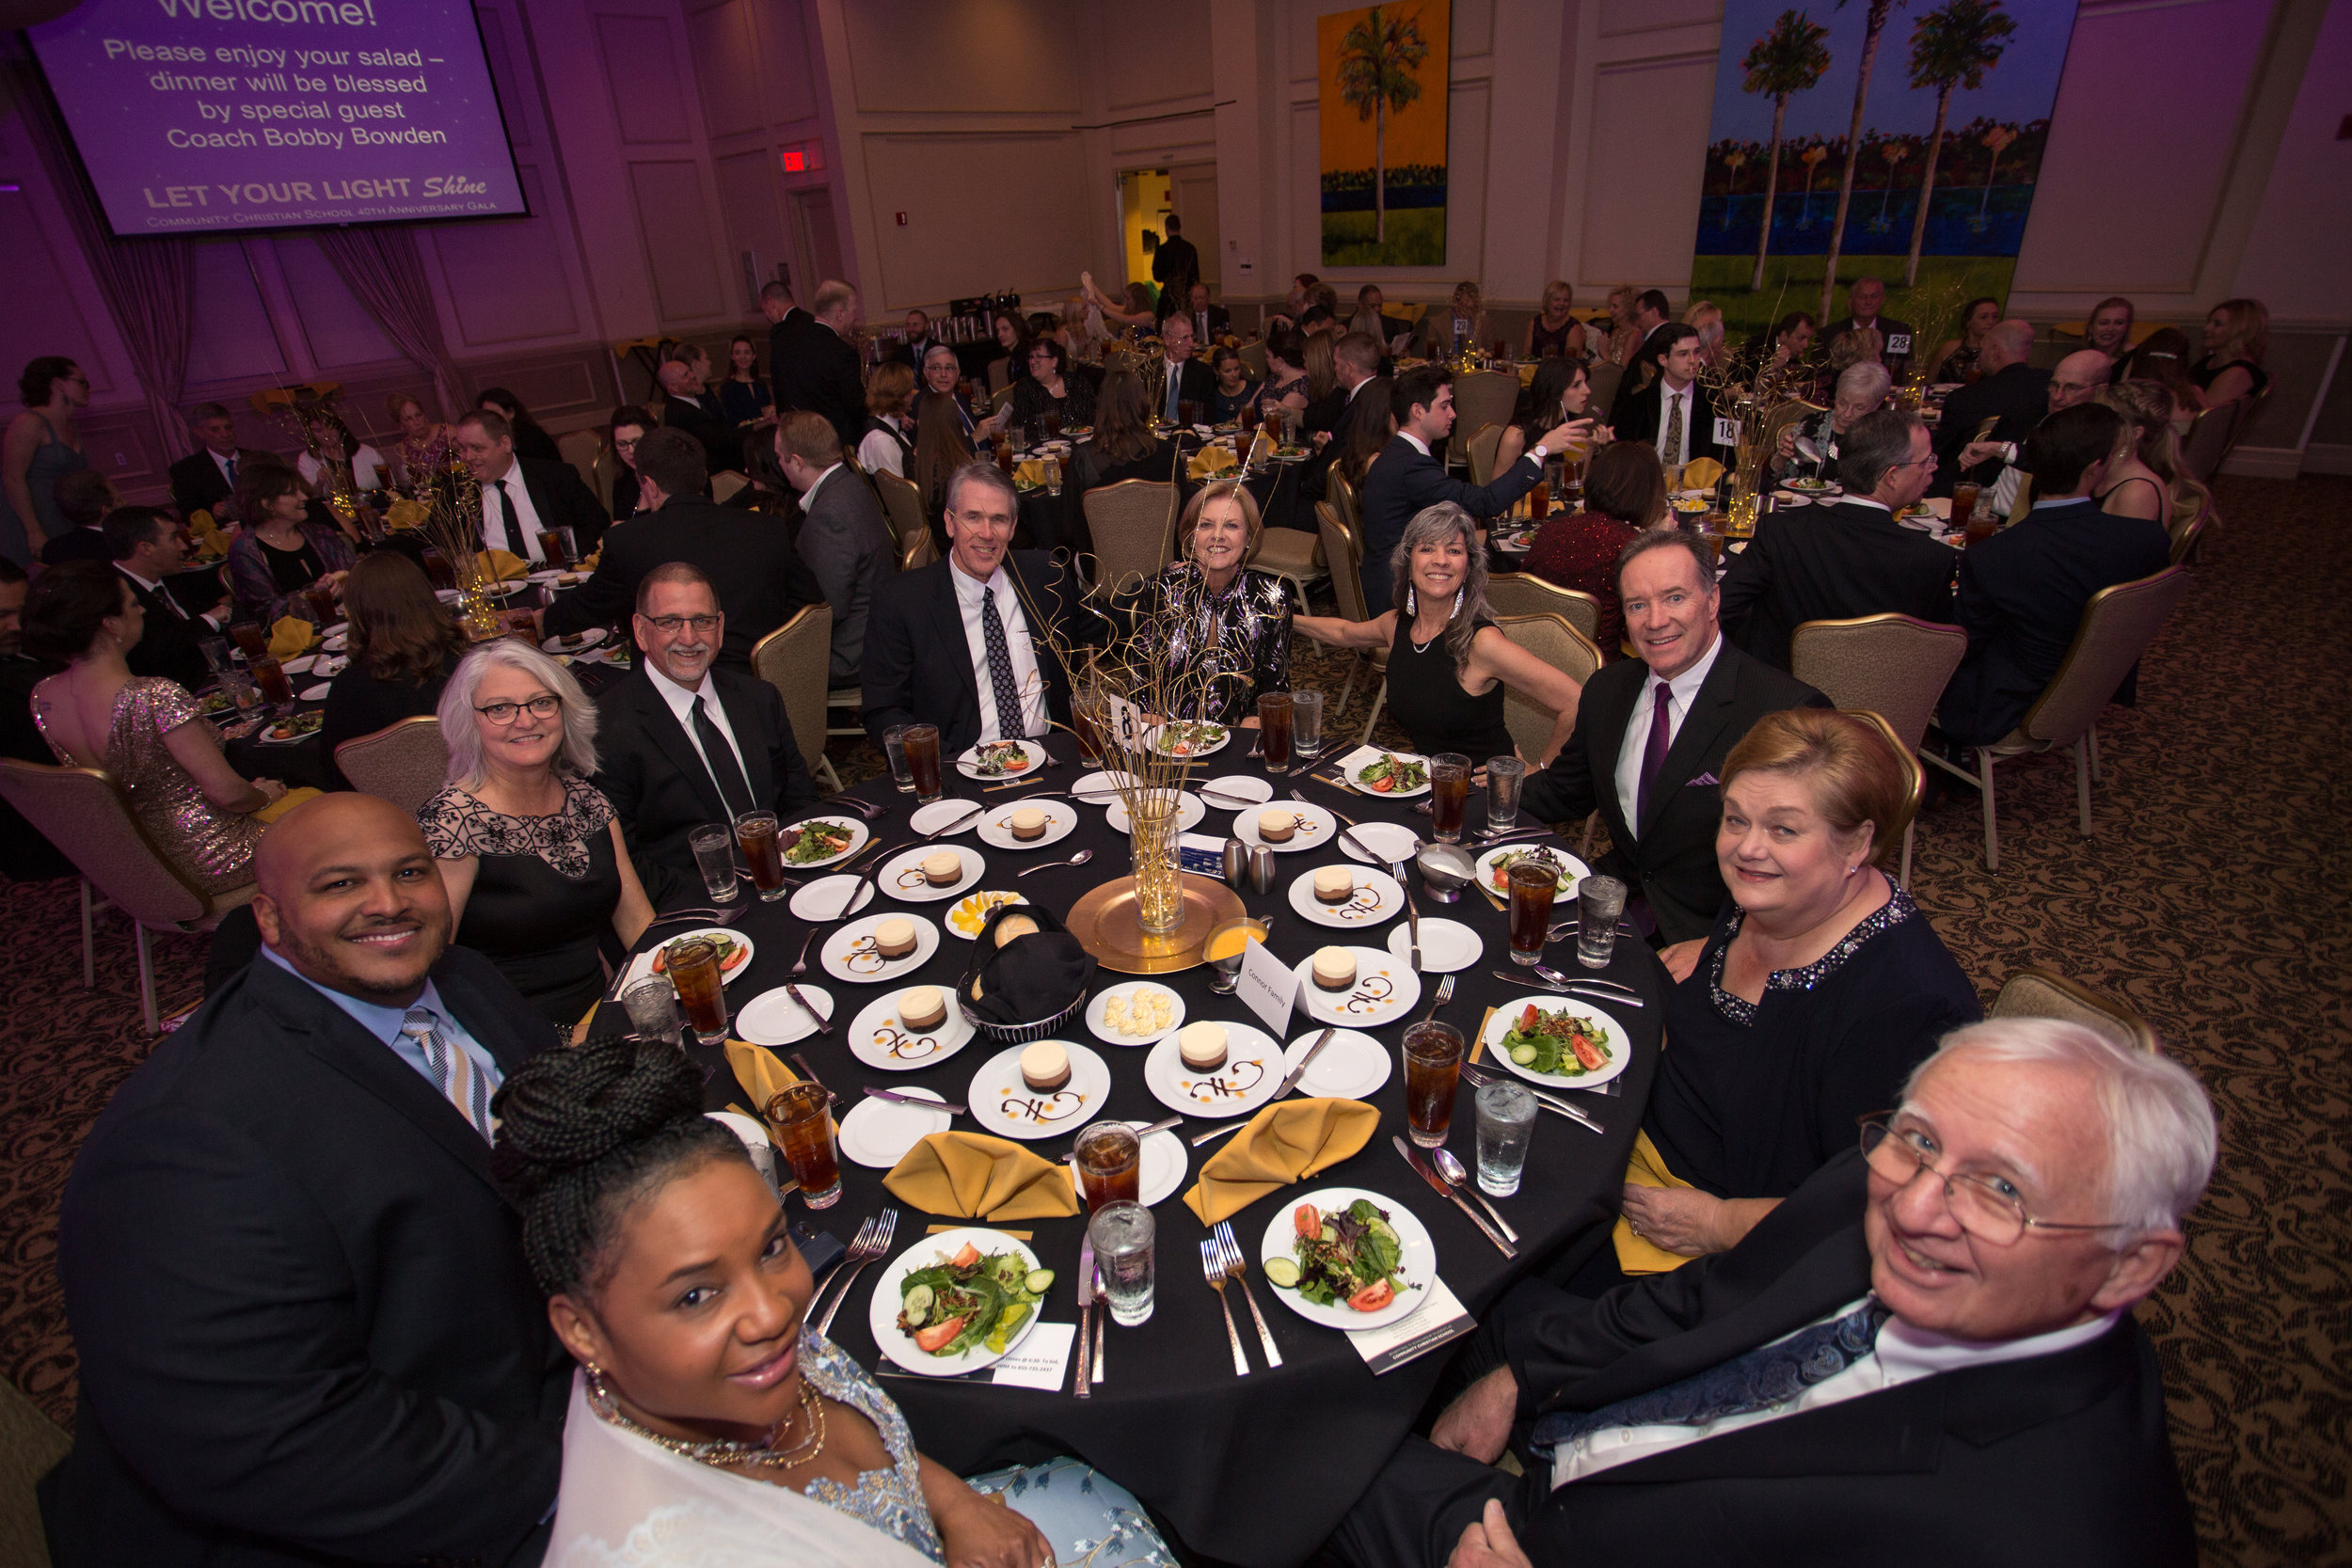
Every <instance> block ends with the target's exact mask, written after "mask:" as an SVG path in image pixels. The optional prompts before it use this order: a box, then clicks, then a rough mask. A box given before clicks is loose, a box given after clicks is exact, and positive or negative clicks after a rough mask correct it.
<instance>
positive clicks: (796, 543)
mask: <svg viewBox="0 0 2352 1568" xmlns="http://www.w3.org/2000/svg"><path fill="white" fill-rule="evenodd" d="M795 510H796V511H797V512H798V514H799V520H798V522H797V523H796V524H795V526H794V528H793V531H792V551H793V557H794V561H795V565H794V569H793V577H792V586H791V589H790V594H791V597H792V599H793V600H794V602H795V603H796V604H825V605H830V606H831V607H832V609H833V660H832V663H831V666H830V667H829V668H828V669H827V671H826V673H825V678H826V679H827V680H829V681H831V682H832V683H833V684H834V686H855V685H856V684H857V682H858V664H859V661H860V659H861V658H862V657H863V656H864V652H865V648H866V620H867V618H868V617H869V616H870V615H871V614H872V613H873V605H874V591H875V589H877V588H879V587H880V586H881V585H882V578H885V577H887V576H889V575H890V574H891V573H893V572H894V571H896V570H897V566H898V562H897V560H896V557H895V553H894V552H893V550H892V548H891V544H890V524H889V523H888V521H887V520H885V519H884V518H883V516H882V502H881V501H880V500H878V499H875V496H874V487H873V486H872V485H871V484H870V483H867V482H866V478H865V476H863V475H862V474H860V473H859V472H858V471H857V470H856V469H855V468H852V467H850V466H849V465H848V464H846V463H844V464H842V465H841V466H840V467H836V468H834V470H833V477H832V478H830V479H828V480H826V481H825V483H822V484H821V485H819V486H818V489H817V500H816V503H815V504H814V505H811V506H807V507H805V508H796V509H795Z"/></svg>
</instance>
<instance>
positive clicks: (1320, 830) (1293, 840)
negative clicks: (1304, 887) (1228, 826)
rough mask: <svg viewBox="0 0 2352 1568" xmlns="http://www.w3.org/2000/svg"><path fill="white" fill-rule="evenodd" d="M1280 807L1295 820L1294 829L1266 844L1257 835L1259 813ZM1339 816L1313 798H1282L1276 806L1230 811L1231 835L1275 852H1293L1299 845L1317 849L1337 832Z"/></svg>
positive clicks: (1323, 845)
mask: <svg viewBox="0 0 2352 1568" xmlns="http://www.w3.org/2000/svg"><path fill="white" fill-rule="evenodd" d="M1277 809H1279V810H1280V811H1283V812H1286V813H1288V814H1289V815H1290V816H1292V817H1294V818H1295V820H1296V821H1297V824H1298V828H1297V831H1296V832H1293V833H1292V834H1291V836H1290V837H1288V838H1286V839H1284V840H1283V841H1282V842H1281V843H1279V844H1267V843H1266V841H1265V840H1264V839H1263V837H1261V836H1260V835H1259V832H1258V817H1259V816H1260V815H1261V813H1262V812H1264V811H1272V810H1277ZM1339 831H1340V819H1339V818H1338V817H1336V816H1332V815H1331V814H1330V813H1329V812H1327V811H1326V810H1325V809H1324V808H1323V807H1321V806H1318V805H1316V804H1315V803H1314V802H1313V801H1312V800H1285V801H1283V802H1282V803H1281V805H1280V806H1279V808H1277V807H1272V806H1265V807H1261V808H1259V810H1258V811H1241V812H1235V813H1234V814H1233V836H1234V837H1235V838H1238V839H1240V840H1241V841H1242V842H1243V843H1244V844H1248V845H1263V846H1264V847H1266V848H1268V849H1271V850H1273V851H1274V852H1275V853H1276V854H1278V855H1288V854H1295V853H1296V852H1297V851H1298V850H1301V849H1320V848H1322V847H1325V846H1326V845H1327V844H1329V843H1330V842H1331V841H1332V840H1333V839H1334V838H1336V837H1337V836H1338V835H1339Z"/></svg>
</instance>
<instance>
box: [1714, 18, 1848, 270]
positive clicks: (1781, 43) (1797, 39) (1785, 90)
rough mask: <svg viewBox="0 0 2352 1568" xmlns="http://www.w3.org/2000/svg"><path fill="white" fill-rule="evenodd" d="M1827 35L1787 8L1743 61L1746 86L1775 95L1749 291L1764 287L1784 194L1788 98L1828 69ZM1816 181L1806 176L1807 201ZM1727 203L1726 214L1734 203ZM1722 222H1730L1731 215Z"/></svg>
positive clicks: (1824, 29) (1741, 60)
mask: <svg viewBox="0 0 2352 1568" xmlns="http://www.w3.org/2000/svg"><path fill="white" fill-rule="evenodd" d="M1827 37H1829V29H1828V28H1827V27H1823V26H1821V25H1820V24H1817V23H1815V22H1814V21H1813V20H1812V19H1811V18H1809V17H1807V16H1806V15H1805V14H1804V12H1803V11H1796V10H1788V11H1783V12H1781V13H1780V19H1779V20H1778V21H1776V22H1774V23H1773V24H1772V31H1770V32H1768V33H1766V34H1765V35H1764V36H1763V37H1762V38H1760V39H1757V40H1756V43H1755V45H1754V46H1753V47H1751V48H1750V49H1749V50H1748V52H1747V54H1746V55H1744V56H1742V57H1741V59H1740V65H1741V66H1742V67H1743V68H1745V70H1746V71H1747V73H1748V74H1747V79H1746V80H1745V81H1744V82H1743V83H1741V84H1740V85H1741V87H1742V88H1743V89H1744V90H1746V91H1748V92H1752V93H1763V94H1769V95H1770V96H1771V98H1772V150H1771V152H1769V153H1768V154H1767V155H1766V159H1767V161H1766V163H1765V166H1764V167H1765V175H1764V217H1763V221H1762V222H1761V223H1760V224H1759V225H1758V226H1757V230H1756V277H1755V278H1754V279H1753V280H1752V281H1751V282H1750V283H1749V284H1748V287H1749V288H1750V289H1751V290H1754V289H1761V288H1762V287H1764V258H1765V256H1766V255H1767V254H1768V253H1769V252H1770V250H1771V248H1772V202H1773V201H1774V199H1775V198H1778V196H1779V195H1780V135H1781V129H1782V127H1784V126H1785V125H1787V124H1788V100H1789V98H1790V96H1791V95H1792V94H1795V93H1800V92H1804V91H1807V90H1809V89H1810V88H1811V87H1812V86H1813V84H1814V83H1816V82H1818V81H1820V79H1821V73H1822V72H1823V71H1827V70H1828V69H1829V51H1828V50H1827V49H1825V48H1823V47H1822V46H1821V40H1823V39H1825V38H1827ZM1812 185H1813V182H1812V181H1811V180H1810V179H1809V178H1808V179H1807V180H1806V182H1805V189H1806V192H1807V198H1808V200H1809V199H1810V193H1811V191H1812ZM1724 206H1725V211H1726V214H1728V211H1729V206H1730V204H1729V203H1728V202H1726V203H1725V204H1724ZM1724 221H1725V222H1726V223H1728V222H1729V218H1728V215H1726V217H1725V220H1724Z"/></svg>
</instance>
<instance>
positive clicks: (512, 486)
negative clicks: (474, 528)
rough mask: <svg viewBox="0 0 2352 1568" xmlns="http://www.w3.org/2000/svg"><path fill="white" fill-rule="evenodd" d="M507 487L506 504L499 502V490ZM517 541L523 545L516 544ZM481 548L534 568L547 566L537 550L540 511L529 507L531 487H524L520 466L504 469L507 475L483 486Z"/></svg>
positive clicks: (546, 560)
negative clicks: (510, 556)
mask: <svg viewBox="0 0 2352 1568" xmlns="http://www.w3.org/2000/svg"><path fill="white" fill-rule="evenodd" d="M501 484H503V485H504V486H506V490H505V496H506V501H505V504H504V505H503V506H501V504H500V502H499V494H500V491H499V486H500V485H501ZM516 539H520V540H521V541H522V543H520V544H516V543H515V541H516ZM482 547H483V548H484V549H485V550H504V551H505V552H506V553H507V554H509V555H519V556H521V557H523V558H524V559H526V560H528V561H529V562H531V563H532V565H534V566H544V565H546V564H547V563H548V552H547V551H545V550H543V549H541V548H540V547H539V509H538V508H537V507H535V506H533V505H532V504H531V487H530V486H529V485H527V484H525V483H523V466H522V465H521V464H519V463H509V464H507V465H506V472H505V473H503V474H501V475H500V476H499V477H498V478H497V479H494V480H491V481H489V482H488V483H485V484H484V485H483V486H482Z"/></svg>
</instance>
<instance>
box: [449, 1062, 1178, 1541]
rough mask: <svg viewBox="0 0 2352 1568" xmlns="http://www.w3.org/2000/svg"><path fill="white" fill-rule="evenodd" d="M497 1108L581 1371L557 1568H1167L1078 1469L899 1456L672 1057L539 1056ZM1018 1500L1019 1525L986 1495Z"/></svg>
mask: <svg viewBox="0 0 2352 1568" xmlns="http://www.w3.org/2000/svg"><path fill="white" fill-rule="evenodd" d="M492 1108H493V1110H494V1111H495V1112H496V1113H497V1115H498V1117H499V1118H500V1119H499V1131H498V1141H497V1146H496V1149H495V1151H494V1153H493V1157H492V1158H493V1169H494V1170H495V1172H496V1174H497V1177H498V1180H499V1182H500V1184H501V1187H502V1188H503V1189H504V1190H505V1192H506V1193H507V1195H508V1196H510V1197H511V1198H512V1199H513V1200H514V1201H515V1202H516V1205H517V1206H518V1207H519V1208H520V1209H521V1211H522V1214H523V1252H524V1257H525V1259H527V1260H528V1261H529V1263H530V1265H531V1268H532V1274H533V1275H534V1276H535V1277H536V1278H537V1280H538V1282H539V1284H540V1286H541V1288H542V1289H544V1290H545V1291H547V1292H548V1320H549V1322H550V1323H553V1325H554V1328H555V1332H556V1335H557V1337H558V1338H561V1339H562V1340H563V1342H564V1347H565V1348H566V1349H567V1350H569V1351H570V1352H571V1354H573V1356H574V1357H575V1358H576V1359H578V1360H579V1362H580V1374H579V1375H578V1376H577V1377H576V1379H575V1380H574V1383H573V1386H572V1398H571V1405H570V1408H569V1410H568V1412H567V1413H566V1417H565V1421H564V1479H563V1483H562V1490H561V1492H560V1494H559V1496H558V1498H557V1502H556V1516H555V1528H554V1535H553V1539H552V1540H551V1541H550V1543H549V1544H548V1553H547V1559H546V1560H547V1562H548V1564H549V1568H588V1565H592V1564H594V1565H603V1564H610V1563H615V1562H627V1563H629V1564H630V1565H631V1568H755V1565H765V1564H775V1565H777V1568H784V1565H786V1564H789V1565H790V1568H893V1565H902V1568H924V1565H926V1564H930V1563H946V1564H950V1565H952V1568H966V1565H968V1568H1041V1565H1043V1564H1046V1563H1051V1562H1054V1561H1055V1560H1056V1555H1055V1549H1054V1544H1056V1543H1059V1544H1061V1545H1063V1546H1064V1548H1065V1552H1064V1555H1063V1556H1062V1557H1061V1558H1060V1561H1062V1562H1064V1563H1076V1562H1078V1561H1080V1560H1087V1561H1089V1563H1090V1564H1091V1565H1093V1568H1114V1565H1117V1564H1151V1565H1154V1568H1158V1565H1172V1561H1173V1560H1172V1559H1171V1558H1170V1557H1169V1555H1168V1550H1167V1548H1166V1546H1165V1545H1163V1544H1161V1542H1160V1540H1159V1538H1158V1537H1157V1535H1155V1534H1154V1533H1153V1532H1152V1528H1151V1526H1150V1525H1149V1524H1148V1522H1146V1521H1145V1519H1144V1517H1143V1512H1142V1509H1141V1507H1140V1505H1138V1504H1136V1502H1135V1500H1134V1499H1133V1498H1132V1497H1129V1496H1128V1495H1127V1494H1126V1493H1125V1492H1123V1491H1122V1490H1120V1488H1119V1487H1117V1486H1115V1485H1112V1484H1111V1483H1110V1482H1109V1481H1107V1480H1105V1479H1104V1478H1103V1477H1101V1476H1099V1475H1096V1474H1094V1473H1092V1472H1090V1471H1089V1470H1087V1469H1086V1468H1085V1467H1084V1466H1082V1465H1077V1464H1076V1463H1075V1462H1074V1461H1067V1460H1064V1461H1057V1462H1055V1464H1053V1465H1044V1466H1037V1467H1032V1468H1029V1469H1025V1470H1020V1471H1006V1472H1001V1473H997V1474H993V1475H991V1476H986V1477H981V1478H977V1481H976V1482H975V1483H974V1484H971V1485H967V1484H966V1483H965V1482H963V1481H960V1480H958V1479H957V1478H956V1476H955V1475H954V1474H953V1473H951V1472H950V1471H948V1470H947V1469H946V1467H945V1466H943V1465H939V1464H937V1463H936V1462H934V1461H932V1460H930V1459H926V1458H924V1457H923V1456H922V1455H921V1454H920V1453H918V1452H916V1451H915V1448H914V1437H913V1435H912V1434H911V1433H909V1431H908V1430H907V1423H906V1418H904V1417H903V1416H901V1415H900V1414H899V1412H898V1406H897V1405H895V1404H894V1403H892V1402H891V1401H890V1399H889V1397H888V1396H887V1395H885V1394H883V1393H882V1389H881V1388H880V1387H879V1386H877V1385H876V1384H875V1382H874V1380H873V1379H872V1378H871V1377H869V1376H868V1375H867V1374H866V1371H865V1370H863V1369H861V1368H860V1367H859V1366H858V1365H857V1364H856V1363H855V1362H853V1361H851V1360H850V1357H849V1356H848V1355H847V1354H844V1353H843V1352H842V1351H841V1350H840V1349H838V1348H837V1347H835V1346H834V1344H832V1343H831V1342H830V1341H828V1340H826V1339H824V1338H819V1337H818V1334H817V1333H816V1332H815V1330H813V1329H812V1328H811V1327H810V1326H809V1324H808V1317H807V1314H808V1306H809V1299H810V1297H811V1296H813V1295H814V1294H815V1293H816V1283H815V1281H814V1279H813V1278H812V1277H811V1275H810V1274H809V1269H808V1265H807V1263H806V1262H804V1261H803V1259H802V1258H801V1255H800V1252H799V1250H798V1249H797V1248H796V1247H795V1246H794V1245H793V1244H792V1238H791V1235H790V1233H789V1232H788V1231H787V1229H786V1227H785V1212H784V1207H783V1205H782V1204H780V1203H779V1202H778V1201H777V1200H776V1195H775V1194H774V1192H773V1191H772V1190H771V1189H770V1188H769V1186H768V1185H767V1183H766V1182H765V1181H764V1180H762V1179H761V1177H760V1176H759V1174H758V1172H757V1171H756V1170H755V1168H754V1166H753V1164H752V1163H751V1161H750V1159H749V1158H748V1156H747V1155H746V1153H745V1150H744V1146H743V1145H742V1143H740V1142H739V1141H738V1139H737V1137H736V1134H735V1133H734V1132H731V1131H729V1130H728V1127H727V1125H726V1124H724V1123H722V1122H720V1121H717V1120H714V1119H712V1118H710V1117H705V1116H704V1115H703V1114H702V1080H701V1074H700V1073H698V1072H696V1071H695V1070H694V1069H692V1068H691V1067H690V1066H689V1065H688V1064H687V1062H686V1060H685V1059H684V1058H683V1057H682V1056H680V1055H679V1054H678V1053H677V1052H676V1051H675V1050H674V1049H672V1048H671V1047H669V1046H667V1045H658V1044H654V1043H651V1042H647V1041H640V1040H635V1039H630V1038H619V1039H603V1040H591V1041H589V1042H587V1043H585V1044H582V1045H580V1046H578V1047H576V1048H574V1049H571V1050H565V1051H550V1052H545V1053H541V1054H540V1055H539V1056H537V1057H535V1058H533V1059H532V1061H531V1062H529V1063H526V1064H525V1065H524V1066H522V1067H521V1068H519V1069H516V1071H515V1072H514V1073H513V1074H512V1075H511V1076H509V1077H508V1078H507V1080H506V1082H505V1084H504V1085H503V1086H502V1087H501V1089H500V1090H499V1093H498V1096H497V1098H496V1099H495V1100H494V1101H493V1102H492ZM1016 1480H1017V1481H1020V1482H1021V1484H1019V1485H1018V1486H1016V1487H1013V1490H1016V1491H1017V1492H1018V1493H1019V1495H1020V1496H1021V1497H1022V1504H1021V1507H1022V1512H1021V1513H1014V1512H1013V1511H1012V1510H1011V1509H1009V1508H1008V1507H1005V1506H1003V1498H1002V1497H999V1496H992V1494H993V1493H997V1492H1001V1491H1002V1490H1004V1489H1006V1488H1007V1487H1008V1486H1009V1485H1010V1484H1011V1483H1013V1482H1014V1481H1016ZM1032 1520H1035V1521H1037V1522H1035V1523H1033V1522H1032ZM1041 1526H1042V1527H1043V1528H1041ZM1081 1540H1083V1541H1084V1542H1086V1543H1088V1545H1089V1547H1091V1548H1092V1549H1091V1553H1090V1555H1089V1551H1088V1549H1087V1548H1082V1547H1078V1546H1077V1545H1076V1543H1078V1542H1079V1541H1081ZM1096 1543H1099V1545H1096Z"/></svg>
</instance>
